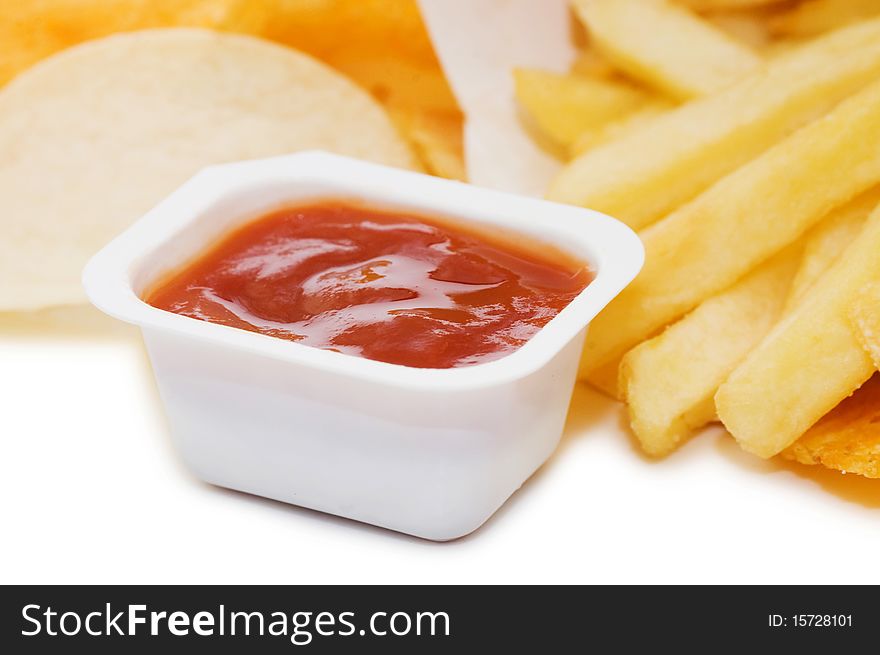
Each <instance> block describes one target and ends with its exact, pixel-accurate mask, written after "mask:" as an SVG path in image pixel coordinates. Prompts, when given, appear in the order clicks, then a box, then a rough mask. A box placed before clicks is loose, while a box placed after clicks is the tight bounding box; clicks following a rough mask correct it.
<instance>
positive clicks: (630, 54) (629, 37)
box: [574, 0, 761, 100]
mask: <svg viewBox="0 0 880 655" xmlns="http://www.w3.org/2000/svg"><path fill="white" fill-rule="evenodd" d="M574 7H575V11H576V12H577V14H578V16H579V17H580V19H581V20H582V21H583V22H584V24H585V25H586V26H587V29H588V30H589V33H590V39H591V43H593V44H594V45H595V46H596V48H597V49H598V50H599V51H600V52H602V53H603V54H604V55H605V56H606V57H607V58H608V59H609V60H610V61H611V62H612V63H614V64H615V65H616V66H617V67H618V68H620V69H621V70H623V71H625V72H626V73H628V74H629V75H631V76H632V77H634V78H636V79H639V80H642V81H643V82H645V83H646V84H648V85H650V86H653V87H655V88H657V89H659V90H661V91H664V92H666V93H668V94H670V95H671V96H672V97H674V98H679V99H682V100H687V99H689V98H695V97H698V96H702V95H706V94H708V93H713V92H715V91H718V90H719V89H723V88H724V87H726V86H729V85H730V84H731V83H732V82H734V81H736V80H738V79H740V78H742V77H743V76H745V75H746V74H747V73H749V72H751V71H753V70H755V69H756V68H758V66H760V64H761V58H760V57H759V56H758V55H757V54H755V53H754V52H753V51H752V50H751V49H749V48H748V47H746V46H745V45H743V44H742V43H739V42H737V41H735V40H734V39H732V38H730V37H729V36H727V34H725V33H724V32H722V31H720V30H718V29H716V28H715V27H714V26H712V25H711V24H710V23H707V22H706V21H704V20H702V19H701V18H699V17H698V16H695V15H694V14H692V13H690V12H689V11H687V10H686V9H683V8H682V7H678V6H675V5H672V4H669V3H668V2H666V0H575V2H574Z"/></svg>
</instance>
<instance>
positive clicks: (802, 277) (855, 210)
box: [786, 187, 880, 310]
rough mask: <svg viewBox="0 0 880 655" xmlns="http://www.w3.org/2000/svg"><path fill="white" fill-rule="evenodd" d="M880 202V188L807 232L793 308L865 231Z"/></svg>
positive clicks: (790, 297)
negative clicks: (867, 221)
mask: <svg viewBox="0 0 880 655" xmlns="http://www.w3.org/2000/svg"><path fill="white" fill-rule="evenodd" d="M878 204H880V187H878V188H874V189H871V190H870V191H868V192H866V193H863V194H862V195H860V196H858V197H857V198H856V199H855V200H852V201H850V202H848V203H847V204H845V205H842V206H841V207H838V208H837V209H835V210H834V211H833V212H831V214H830V215H829V216H828V217H827V218H824V219H822V221H821V222H820V223H818V224H817V225H815V226H814V227H812V228H811V229H810V230H809V231H808V232H807V233H806V234H805V235H804V254H803V257H802V258H801V264H800V267H799V268H798V272H797V273H796V274H795V277H794V281H793V282H792V283H791V291H790V292H789V294H788V300H787V301H786V309H787V310H790V309H793V308H794V307H796V306H797V304H798V303H799V302H800V301H801V300H802V299H803V298H804V296H805V295H806V293H807V291H809V290H810V287H812V286H813V284H814V283H815V282H816V281H817V280H818V279H819V278H820V277H821V276H822V275H823V274H824V273H825V271H827V270H828V269H829V268H830V267H831V265H832V264H833V263H834V261H835V260H836V259H837V258H838V257H839V256H840V253H842V252H843V251H844V250H845V249H846V248H847V246H849V244H851V243H852V242H853V241H854V240H855V238H856V237H857V236H858V235H859V232H861V231H862V228H863V227H864V226H865V221H866V220H867V219H868V216H869V215H870V214H871V212H872V211H874V209H875V208H876V207H877V205H878Z"/></svg>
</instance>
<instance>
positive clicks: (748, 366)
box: [715, 208, 880, 457]
mask: <svg viewBox="0 0 880 655" xmlns="http://www.w3.org/2000/svg"><path fill="white" fill-rule="evenodd" d="M878 252H880V208H878V209H877V210H876V211H875V212H874V213H873V214H871V217H870V218H869V219H868V223H867V224H866V226H865V229H864V230H863V231H862V233H861V234H860V235H859V236H858V237H857V238H856V240H855V241H854V242H853V243H852V244H851V245H850V247H849V248H847V249H846V250H845V251H844V252H843V254H841V256H840V258H839V259H838V260H837V261H836V262H835V264H834V265H833V266H832V267H831V269H829V270H828V272H827V273H825V275H823V276H822V278H821V279H820V280H819V281H818V282H816V284H815V285H813V287H812V288H811V289H810V292H809V293H808V294H807V297H806V298H804V299H803V301H802V302H801V303H800V304H799V305H798V307H797V308H796V309H795V310H794V311H793V312H792V313H790V314H789V315H788V316H787V317H786V318H785V319H784V320H783V321H782V322H781V323H780V324H779V325H778V326H777V327H776V328H775V329H774V330H772V331H771V333H770V334H769V335H768V336H767V337H766V338H765V339H764V340H763V341H762V342H761V344H760V345H759V346H758V347H757V348H755V350H753V351H752V352H751V353H750V354H749V356H748V357H747V358H746V359H745V361H743V363H742V364H740V365H739V366H738V367H737V369H736V370H735V371H734V372H733V373H732V374H731V375H730V377H729V378H728V379H727V381H726V382H725V383H724V384H722V385H721V387H720V388H719V389H718V393H717V394H716V395H715V406H716V408H717V410H718V416H719V418H720V419H721V421H722V422H723V423H724V425H725V427H727V429H728V430H729V431H730V433H731V434H732V435H733V436H734V438H735V439H736V440H737V441H738V442H739V444H740V445H741V446H742V447H743V448H744V449H745V450H747V451H749V452H752V453H754V454H756V455H759V456H760V457H772V456H773V455H776V454H777V453H779V452H781V451H782V450H784V449H785V448H787V447H788V446H789V445H791V444H792V443H794V442H795V441H796V440H797V439H798V437H800V436H801V435H802V434H804V433H805V432H806V431H807V430H808V429H809V428H810V427H811V426H812V425H814V424H815V423H816V422H817V421H818V420H819V419H821V418H822V417H823V416H824V415H825V414H827V413H828V412H830V411H831V410H832V409H833V408H834V407H835V406H836V405H837V404H838V403H839V402H840V401H842V400H843V399H844V398H846V397H848V396H849V395H850V394H851V393H852V392H854V391H855V390H856V389H858V388H859V387H860V386H861V385H862V384H864V382H865V381H866V380H868V378H870V377H871V375H872V374H873V373H874V371H875V370H876V367H875V366H874V363H873V362H872V360H871V358H870V357H869V355H868V353H867V352H865V349H864V348H863V347H862V344H861V343H860V339H859V337H858V335H857V333H856V330H855V329H854V328H853V326H852V324H851V322H850V318H849V316H848V314H849V309H850V307H851V306H852V304H853V301H854V300H855V299H856V298H857V296H858V293H859V292H860V290H861V289H862V287H864V286H865V285H866V284H868V283H870V282H872V281H874V280H878V279H880V257H878V256H877V253H878Z"/></svg>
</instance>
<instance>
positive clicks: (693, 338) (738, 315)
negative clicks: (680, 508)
mask: <svg viewBox="0 0 880 655" xmlns="http://www.w3.org/2000/svg"><path fill="white" fill-rule="evenodd" d="M800 252H801V247H800V244H796V245H794V246H791V247H789V248H787V249H785V250H784V251H783V252H781V253H779V254H778V255H776V256H775V257H773V258H772V259H771V260H769V261H768V262H766V263H765V264H763V265H762V266H759V267H758V268H756V269H755V270H754V271H752V272H751V273H749V274H748V275H747V276H745V277H744V278H743V279H742V280H740V281H738V282H737V283H736V284H734V285H733V286H732V287H730V288H729V289H727V290H725V291H723V292H721V293H719V294H717V295H715V296H713V297H712V298H709V299H708V300H706V301H704V302H703V303H702V304H701V305H700V306H699V307H697V308H696V309H695V310H694V311H693V312H691V313H690V314H688V315H687V316H685V317H684V318H683V319H681V320H680V321H678V322H677V323H675V324H673V325H672V326H671V327H669V328H668V329H667V330H666V331H665V332H663V333H661V334H660V335H658V336H656V337H654V338H653V339H649V340H648V341H645V342H643V343H641V344H639V345H638V346H636V347H635V348H633V349H632V350H630V351H629V352H628V353H627V354H626V355H625V356H624V358H623V360H622V362H621V364H620V383H619V387H620V389H621V394H622V395H623V397H624V400H625V401H626V402H627V404H628V408H629V417H630V423H631V425H632V429H633V432H634V433H635V435H636V437H637V438H638V440H639V442H640V443H641V445H642V448H643V449H644V450H645V452H646V453H648V454H649V455H654V456H658V457H659V456H663V455H666V454H668V453H670V452H671V451H672V450H674V449H675V448H676V447H678V446H679V445H680V444H681V443H682V442H684V440H685V439H686V438H687V437H689V436H690V434H691V433H692V432H693V431H694V430H696V429H698V428H700V427H703V426H704V425H706V424H707V423H709V422H711V421H712V420H714V419H715V402H714V396H715V392H716V391H717V390H718V387H719V385H720V384H721V383H722V382H724V380H725V379H726V378H727V376H728V375H729V374H730V372H731V371H733V369H734V368H736V365H737V364H739V362H741V361H742V360H743V359H744V358H745V357H746V355H748V353H749V351H751V349H752V348H753V347H754V346H755V345H756V344H757V343H759V342H760V340H761V339H762V338H763V337H764V336H765V335H766V334H767V332H768V331H769V330H770V328H771V327H772V326H773V325H774V324H775V322H776V320H777V318H778V317H779V315H780V314H781V313H782V308H783V306H784V304H785V299H786V296H787V294H788V287H789V285H790V283H791V280H792V277H793V275H794V272H795V270H796V268H797V265H798V261H799V259H800Z"/></svg>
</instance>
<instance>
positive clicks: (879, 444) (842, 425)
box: [782, 374, 880, 478]
mask: <svg viewBox="0 0 880 655" xmlns="http://www.w3.org/2000/svg"><path fill="white" fill-rule="evenodd" d="M782 456H783V457H784V458H785V459H790V460H794V461H797V462H800V463H801V464H821V465H822V466H825V467H827V468H831V469H837V470H839V471H843V472H844V473H858V474H859V475H864V476H865V477H868V478H880V374H875V375H874V377H872V378H871V379H870V380H868V381H867V382H866V383H865V384H863V385H862V387H861V388H860V389H859V390H858V391H856V392H855V393H854V394H853V395H851V396H850V397H849V398H847V399H846V400H844V401H843V402H841V403H840V404H839V405H838V406H837V407H835V408H834V409H832V410H831V411H830V412H829V413H828V414H826V415H825V417H824V418H822V419H821V420H820V421H819V422H818V423H816V425H814V426H813V427H812V428H810V429H809V430H808V431H807V433H806V434H804V436H802V437H801V438H800V439H798V440H797V441H796V442H794V443H793V444H792V445H791V446H789V447H788V448H787V449H786V450H784V451H783V452H782Z"/></svg>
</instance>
